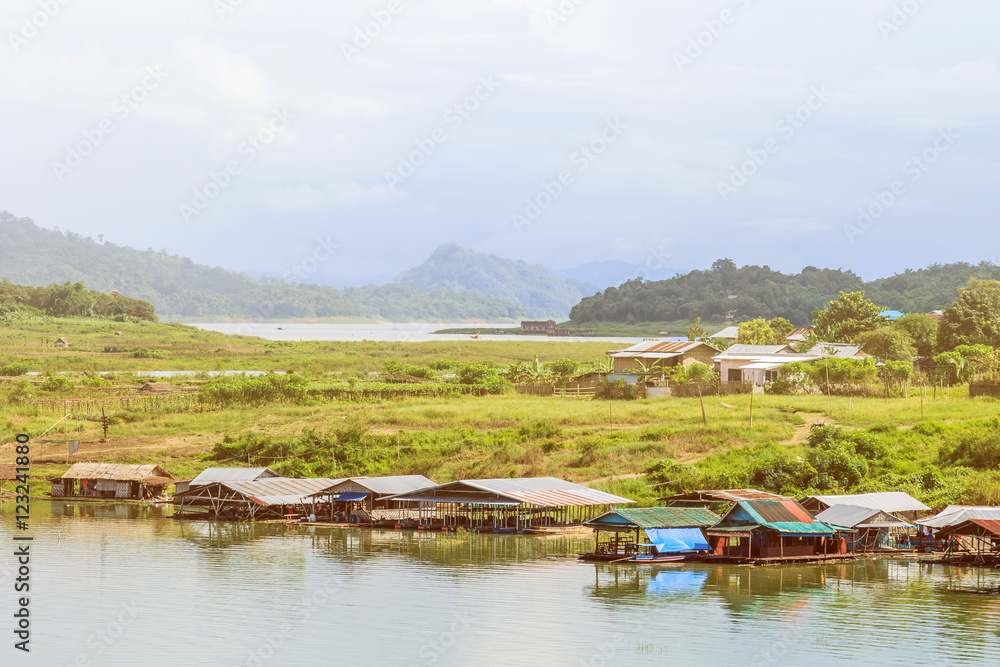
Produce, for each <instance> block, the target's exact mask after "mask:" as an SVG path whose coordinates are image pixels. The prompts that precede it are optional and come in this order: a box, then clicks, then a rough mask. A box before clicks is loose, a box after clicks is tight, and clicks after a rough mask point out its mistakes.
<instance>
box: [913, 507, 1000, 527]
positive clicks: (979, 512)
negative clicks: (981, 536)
mask: <svg viewBox="0 0 1000 667" xmlns="http://www.w3.org/2000/svg"><path fill="white" fill-rule="evenodd" d="M969 519H980V520H984V521H1000V507H984V506H974V505H949V506H948V507H946V508H945V509H944V510H942V511H941V512H939V513H938V514H935V515H934V516H932V517H929V518H927V519H917V523H919V524H920V525H921V526H927V527H929V528H946V527H948V526H957V525H958V524H960V523H962V522H963V521H968V520H969Z"/></svg>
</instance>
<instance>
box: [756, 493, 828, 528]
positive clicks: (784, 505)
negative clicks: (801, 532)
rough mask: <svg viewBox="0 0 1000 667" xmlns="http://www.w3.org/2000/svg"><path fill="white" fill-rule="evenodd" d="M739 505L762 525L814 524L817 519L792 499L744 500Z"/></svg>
mask: <svg viewBox="0 0 1000 667" xmlns="http://www.w3.org/2000/svg"><path fill="white" fill-rule="evenodd" d="M739 504H740V506H741V507H743V509H745V510H746V511H747V512H748V513H749V514H750V515H751V516H753V517H755V518H757V519H758V520H759V521H760V523H762V524H765V523H781V522H793V523H813V522H815V521H816V518H815V517H814V516H813V515H812V514H810V513H809V512H808V511H807V510H806V508H805V507H803V506H802V505H799V503H798V501H795V500H792V499H790V498H786V499H783V500H770V499H765V500H743V501H740V503H739Z"/></svg>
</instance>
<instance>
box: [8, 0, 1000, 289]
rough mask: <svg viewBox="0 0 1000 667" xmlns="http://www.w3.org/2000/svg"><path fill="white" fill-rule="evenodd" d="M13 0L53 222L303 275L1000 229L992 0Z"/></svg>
mask: <svg viewBox="0 0 1000 667" xmlns="http://www.w3.org/2000/svg"><path fill="white" fill-rule="evenodd" d="M0 21H2V33H3V35H4V41H3V44H2V46H0V96H2V100H0V120H2V126H3V132H4V138H3V144H2V146H3V150H2V151H0V209H6V210H9V211H11V212H12V213H14V214H15V215H18V216H23V217H31V218H33V219H34V220H35V221H36V222H37V223H38V224H39V225H41V226H43V227H49V228H51V227H54V226H58V227H59V228H60V229H64V230H72V231H74V232H78V233H81V234H84V235H89V236H95V237H96V236H97V235H98V234H103V235H104V237H105V239H106V240H111V241H114V242H115V243H118V244H121V245H132V246H136V247H139V248H147V247H152V248H154V249H160V248H165V249H167V250H169V251H170V252H171V253H175V254H181V255H187V256H190V257H192V258H194V259H195V260H196V261H199V262H205V263H209V264H213V265H220V266H224V267H226V268H231V269H237V270H245V271H253V272H258V273H259V272H266V273H271V274H274V275H279V276H280V275H283V274H284V273H286V272H288V271H289V270H290V269H291V268H292V267H300V266H302V265H303V263H304V262H306V266H308V267H311V266H312V264H311V262H307V261H306V260H307V259H308V258H310V257H319V258H321V259H322V258H326V257H327V255H328V254H329V259H326V260H325V261H323V262H321V263H320V266H319V267H318V269H317V271H316V273H315V274H313V275H314V276H316V277H317V278H318V279H323V278H325V277H327V275H329V276H347V277H349V278H350V279H352V280H356V281H365V280H368V279H372V280H380V279H384V278H388V277H392V276H393V275H395V274H396V273H398V272H400V271H402V270H404V269H406V268H409V267H410V266H412V265H415V264H418V263H420V262H421V261H423V260H424V259H425V258H426V257H427V255H428V254H429V253H430V252H432V251H433V249H434V248H436V247H437V246H438V245H439V244H441V243H444V242H457V243H460V244H462V245H464V246H467V247H471V248H473V249H475V250H478V251H485V252H492V253H496V254H498V255H501V256H504V257H513V258H518V259H524V260H526V261H529V262H540V263H544V264H546V265H547V266H549V267H550V268H553V269H560V268H566V267H571V266H575V265H579V264H584V263H587V262H591V261H595V260H608V259H617V260H624V261H627V262H630V263H633V264H637V265H646V266H649V267H651V268H656V269H663V268H670V269H676V270H689V269H692V268H705V267H707V266H709V265H710V263H711V262H712V261H713V260H714V259H716V258H719V257H731V258H733V259H734V260H735V261H736V262H737V263H738V264H740V265H742V264H749V263H754V264H767V265H770V266H771V267H772V268H777V269H780V270H785V271H798V270H800V269H801V268H802V267H803V266H806V265H815V266H830V267H843V268H849V269H853V270H855V271H856V272H858V273H859V274H861V275H862V276H864V277H869V278H870V277H876V276H881V275H887V274H891V273H893V272H895V271H898V270H902V269H905V268H916V267H921V266H925V265H927V264H930V263H934V262H949V261H957V260H963V261H971V262H978V261H981V260H983V259H996V258H997V255H998V254H1000V249H998V243H997V241H996V238H997V235H996V231H995V229H996V227H995V224H996V214H995V200H996V195H995V192H996V190H997V187H996V183H997V181H998V176H1000V173H998V165H997V154H998V150H997V149H998V132H997V129H998V128H997V125H998V122H1000V113H998V112H1000V104H998V102H1000V75H998V70H997V55H998V50H1000V46H998V42H997V38H996V34H995V33H996V28H997V26H998V25H1000V4H998V3H996V2H995V0H994V1H992V2H989V1H987V0H950V1H949V2H947V3H945V2H943V1H941V0H924V1H920V0H905V1H904V0H885V1H883V0H810V1H807V2H803V0H711V1H699V2H693V1H691V2H677V1H673V0H649V1H645V0H615V1H614V2H612V1H611V0H562V1H560V0H441V1H434V0H410V1H407V0H392V1H389V0H385V1H383V0H377V1H367V0H366V1H363V2H362V1H351V2H348V1H334V2H331V1H330V0H323V1H318V0H317V1H312V0H302V1H294V2H280V3H279V2H273V1H272V2H266V1H265V0H217V1H216V0H143V1H142V2H135V1H134V0H131V1H128V0H4V2H3V3H2V6H0ZM456 105H457V106H456ZM914 158H916V159H914ZM880 200H881V201H880ZM859 209H865V210H867V211H868V214H869V216H870V217H860V216H859ZM332 244H336V245H337V247H336V249H335V250H334V251H333V252H332V253H328V252H327V250H326V248H328V247H330V246H331V245H332Z"/></svg>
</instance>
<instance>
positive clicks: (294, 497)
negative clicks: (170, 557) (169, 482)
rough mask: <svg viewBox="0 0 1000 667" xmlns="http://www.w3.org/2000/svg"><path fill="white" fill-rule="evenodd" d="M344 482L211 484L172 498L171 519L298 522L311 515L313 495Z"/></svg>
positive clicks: (275, 480) (272, 479)
mask: <svg viewBox="0 0 1000 667" xmlns="http://www.w3.org/2000/svg"><path fill="white" fill-rule="evenodd" d="M192 481H193V480H192ZM343 481H344V480H343V479H328V478H325V477H323V478H314V479H289V478H287V477H262V478H259V479H255V480H252V481H219V482H211V483H209V484H205V485H203V486H194V487H190V488H188V490H187V491H183V492H180V493H177V494H175V495H174V505H175V506H176V508H175V510H174V516H188V517H200V518H212V519H226V520H232V521H260V520H264V519H287V518H290V517H291V518H297V517H300V516H303V515H308V514H309V513H311V511H312V509H311V507H312V503H313V500H312V498H311V497H310V496H312V494H314V493H316V492H317V491H321V490H323V489H326V488H329V487H331V486H333V485H334V484H337V483H339V482H343Z"/></svg>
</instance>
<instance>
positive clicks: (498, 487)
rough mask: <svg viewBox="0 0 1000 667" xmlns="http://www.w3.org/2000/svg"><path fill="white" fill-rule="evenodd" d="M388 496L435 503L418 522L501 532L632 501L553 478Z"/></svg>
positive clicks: (566, 520) (475, 482) (575, 519)
mask: <svg viewBox="0 0 1000 667" xmlns="http://www.w3.org/2000/svg"><path fill="white" fill-rule="evenodd" d="M386 500H394V501H405V502H421V503H430V504H433V507H434V509H433V510H432V511H431V512H429V513H427V514H426V515H424V516H422V517H421V519H420V521H421V524H427V525H432V526H434V525H441V526H443V527H458V526H463V527H467V528H469V529H471V530H479V531H484V532H485V531H492V532H500V533H505V532H517V531H520V530H524V529H533V528H547V527H556V526H570V525H581V524H582V522H584V521H586V520H587V519H590V518H592V517H594V516H597V515H598V514H601V513H603V512H606V511H608V510H610V509H611V508H612V505H621V504H627V503H633V502H635V501H634V500H629V499H628V498H622V497H621V496H616V495H613V494H610V493H605V492H604V491H598V490H597V489H591V488H590V487H586V486H582V485H580V484H574V483H573V482H567V481H565V480H562V479H557V478H555V477H533V478H527V479H511V478H503V479H465V480H460V481H457V482H449V483H447V484H440V485H438V486H432V487H428V488H425V489H420V490H417V491H411V492H409V493H404V494H400V495H397V496H391V497H389V498H386Z"/></svg>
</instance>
